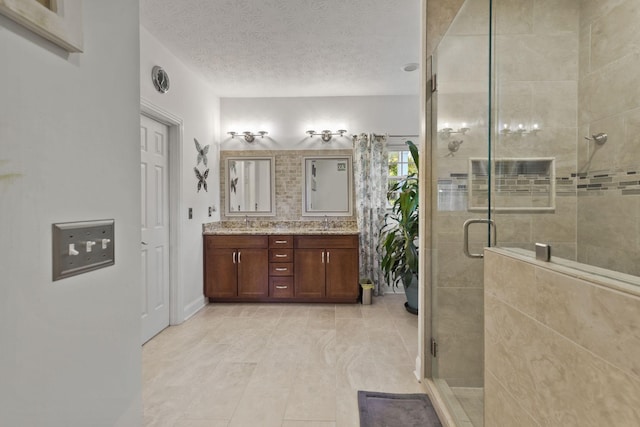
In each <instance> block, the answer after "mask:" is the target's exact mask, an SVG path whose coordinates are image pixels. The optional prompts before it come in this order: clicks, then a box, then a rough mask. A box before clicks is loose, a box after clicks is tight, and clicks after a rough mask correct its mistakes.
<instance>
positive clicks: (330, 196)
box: [302, 156, 353, 216]
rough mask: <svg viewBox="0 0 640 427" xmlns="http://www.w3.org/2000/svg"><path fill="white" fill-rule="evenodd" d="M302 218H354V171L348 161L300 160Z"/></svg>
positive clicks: (328, 158) (338, 158)
mask: <svg viewBox="0 0 640 427" xmlns="http://www.w3.org/2000/svg"><path fill="white" fill-rule="evenodd" d="M302 170H303V171H304V187H303V191H302V215H303V216H324V215H328V216H351V215H352V214H353V207H352V200H353V189H352V188H353V170H352V161H351V157H348V156H314V157H303V158H302Z"/></svg>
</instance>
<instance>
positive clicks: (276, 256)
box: [269, 249, 293, 262]
mask: <svg viewBox="0 0 640 427" xmlns="http://www.w3.org/2000/svg"><path fill="white" fill-rule="evenodd" d="M269 262H293V249H269Z"/></svg>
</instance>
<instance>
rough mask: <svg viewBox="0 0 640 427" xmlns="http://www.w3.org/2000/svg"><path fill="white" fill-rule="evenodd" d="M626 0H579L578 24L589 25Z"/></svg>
mask: <svg viewBox="0 0 640 427" xmlns="http://www.w3.org/2000/svg"><path fill="white" fill-rule="evenodd" d="M626 1H628V0H606V1H603V0H580V25H591V23H592V22H593V21H595V20H597V19H598V18H600V17H601V16H605V15H606V14H607V13H609V12H610V11H611V10H613V9H614V8H616V7H618V6H619V5H621V4H622V3H625V2H626Z"/></svg>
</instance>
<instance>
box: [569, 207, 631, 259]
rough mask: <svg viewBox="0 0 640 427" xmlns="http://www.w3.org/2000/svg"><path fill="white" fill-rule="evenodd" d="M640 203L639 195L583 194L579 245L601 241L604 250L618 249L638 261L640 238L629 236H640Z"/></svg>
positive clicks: (579, 223) (579, 222)
mask: <svg viewBox="0 0 640 427" xmlns="http://www.w3.org/2000/svg"><path fill="white" fill-rule="evenodd" d="M639 203H640V199H639V198H638V197H635V196H629V197H626V196H623V197H616V196H615V195H611V196H606V195H603V196H599V197H579V198H578V247H581V246H582V245H583V244H587V245H588V244H594V243H597V245H596V246H598V247H600V248H602V249H603V252H605V251H607V250H609V249H618V250H621V251H624V252H627V253H629V255H630V257H631V260H632V261H635V262H636V263H637V254H638V241H637V239H636V238H629V236H638V235H640V234H639V231H640V230H639V228H638V227H639V224H638V212H639ZM603 207H604V209H603Z"/></svg>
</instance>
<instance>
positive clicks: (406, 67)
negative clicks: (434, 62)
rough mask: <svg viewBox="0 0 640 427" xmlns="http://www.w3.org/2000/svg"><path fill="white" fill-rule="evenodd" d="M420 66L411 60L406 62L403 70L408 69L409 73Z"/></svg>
mask: <svg viewBox="0 0 640 427" xmlns="http://www.w3.org/2000/svg"><path fill="white" fill-rule="evenodd" d="M419 67H420V66H419V65H418V64H417V63H415V62H410V63H408V64H404V65H403V66H402V71H406V72H407V73H410V72H411V71H415V70H417V69H418V68H419Z"/></svg>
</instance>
